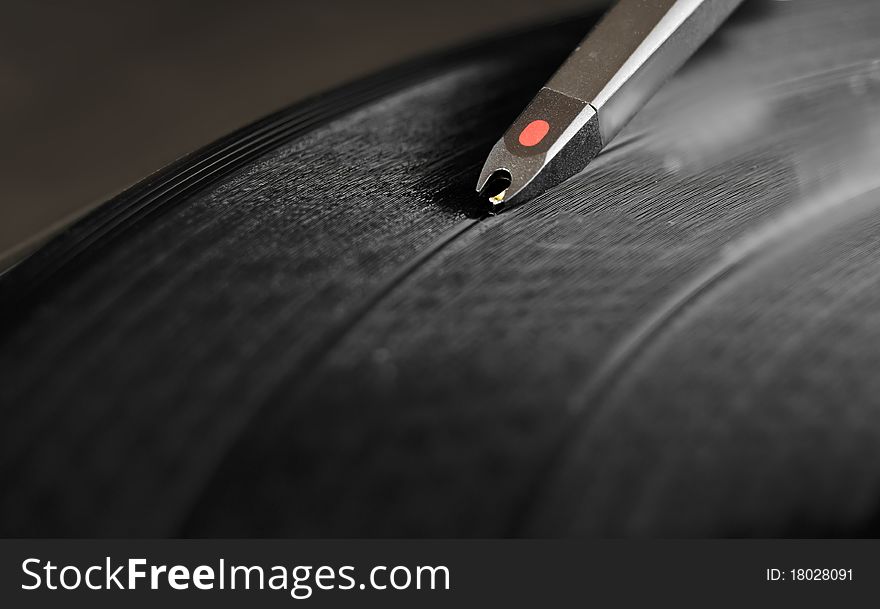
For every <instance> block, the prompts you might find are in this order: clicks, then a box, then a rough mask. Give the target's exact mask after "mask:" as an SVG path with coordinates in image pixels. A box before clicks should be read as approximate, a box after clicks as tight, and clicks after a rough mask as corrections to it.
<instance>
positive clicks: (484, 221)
mask: <svg viewBox="0 0 880 609" xmlns="http://www.w3.org/2000/svg"><path fill="white" fill-rule="evenodd" d="M594 21H595V16H586V17H584V18H580V19H573V20H569V21H567V22H565V23H562V24H557V25H551V26H547V27H544V28H539V29H537V30H530V31H527V32H520V33H517V34H514V35H511V36H507V37H503V38H499V39H496V40H492V41H487V42H486V43H481V44H478V45H474V46H471V47H468V48H465V49H461V50H459V51H456V52H453V53H448V54H444V55H440V56H437V57H433V58H430V59H426V60H424V61H421V62H416V63H414V64H409V65H407V66H404V67H401V68H397V69H393V70H391V71H388V72H385V73H383V74H380V75H378V76H376V77H373V78H370V79H367V80H365V81H362V82H359V83H355V84H353V85H350V86H348V87H344V88H342V89H340V90H338V91H335V92H332V93H329V94H327V95H324V96H320V97H318V98H316V99H313V100H311V101H308V102H306V103H304V104H300V105H298V106H295V107H293V108H291V109H289V110H285V111H282V112H280V113H278V114H277V115H274V116H271V117H269V118H267V119H266V120H264V121H261V122H259V123H257V124H255V125H252V126H250V127H248V128H246V129H244V130H242V131H240V132H238V133H235V134H233V135H232V136H230V137H228V138H226V139H224V140H222V141H220V142H218V143H217V144H215V145H213V146H211V147H209V148H207V149H205V150H203V151H200V152H198V153H196V154H194V155H192V156H191V157H188V158H186V159H183V160H182V161H180V162H178V163H177V164H175V165H174V166H172V167H170V168H168V169H166V170H163V171H162V172H160V173H158V174H156V175H154V176H152V177H150V178H148V179H146V180H145V181H144V182H142V183H141V184H140V185H138V186H136V187H134V188H133V189H131V190H130V191H128V192H126V193H124V194H122V195H120V196H119V197H117V198H115V199H113V200H112V201H110V202H108V203H107V204H105V205H104V206H102V207H101V208H100V209H98V210H97V211H96V212H95V213H93V214H91V215H90V216H88V217H87V218H85V219H84V220H83V221H81V222H80V223H78V224H77V225H75V226H74V227H72V228H71V229H69V230H68V231H67V232H66V233H64V234H63V235H61V236H60V237H58V238H56V239H55V240H54V241H53V242H51V243H50V244H49V245H48V246H46V247H44V248H43V249H42V250H41V251H39V252H38V253H37V254H36V255H34V256H32V257H31V258H30V259H28V260H27V261H25V262H24V263H22V264H20V265H19V266H18V267H16V268H14V269H13V270H12V271H10V272H9V273H7V274H6V275H4V276H3V277H2V278H0V306H2V312H3V316H2V319H0V370H2V383H0V417H2V419H0V420H2V425H0V496H2V498H3V499H2V507H0V532H2V534H3V535H6V536H32V535H36V536H76V537H87V536H218V537H230V536H483V537H487V536H488V537H491V536H508V535H513V536H521V535H528V536H573V535H585V536H638V535H648V536H666V537H669V536H696V537H700V536H740V535H758V536H789V535H791V536H815V535H819V536H822V535H833V536H840V535H843V536H847V535H873V534H876V531H877V529H876V523H877V515H878V507H880V504H878V501H880V375H878V373H877V371H878V370H880V348H878V345H880V239H878V231H880V147H878V144H880V122H878V117H880V35H878V34H877V32H880V3H877V2H876V1H875V0H845V1H841V2H827V1H822V0H809V1H808V0H804V1H799V2H770V1H769V0H768V1H761V0H756V1H754V2H746V3H745V4H744V6H743V8H742V9H741V10H740V11H739V12H738V13H737V14H735V15H734V17H733V18H732V19H731V20H730V21H729V22H728V23H727V24H726V25H725V26H724V27H723V28H722V29H721V31H719V32H718V33H717V34H716V35H715V36H714V37H713V38H712V39H711V40H710V41H709V42H708V43H707V45H706V46H705V47H704V48H703V49H702V51H701V52H699V53H698V54H697V55H696V56H695V57H694V58H693V60H692V61H690V62H689V63H688V64H687V66H686V67H685V69H683V70H682V71H681V72H680V73H679V74H677V75H676V76H675V77H674V78H673V79H672V80H671V81H670V82H669V83H668V84H667V85H666V86H665V87H664V88H663V89H662V90H661V91H660V92H659V93H658V94H657V95H656V96H655V97H654V98H653V99H652V100H651V101H650V102H649V104H648V105H647V106H646V107H645V109H644V110H643V111H642V112H640V113H639V114H638V115H637V117H636V118H635V119H634V120H633V122H632V123H631V124H630V125H629V126H628V127H627V128H626V129H625V130H624V131H623V132H622V133H621V135H619V136H618V138H617V139H616V140H615V141H614V142H613V143H612V144H611V146H609V147H608V148H607V149H606V151H605V152H603V154H602V155H601V156H600V157H598V158H597V159H596V160H595V161H594V162H593V163H592V164H591V165H590V167H588V168H587V169H586V170H585V171H584V172H583V173H581V174H579V175H578V176H576V177H575V178H573V179H571V180H569V181H567V182H566V183H564V184H562V185H561V186H559V187H558V188H555V189H553V190H551V191H549V192H547V193H545V194H544V195H542V196H541V197H539V198H538V199H536V200H533V201H531V202H530V203H528V204H526V205H523V206H521V207H519V208H516V209H513V210H510V211H508V212H504V213H502V214H500V215H498V216H493V217H488V218H486V217H483V216H482V215H481V212H480V210H479V201H477V200H476V198H475V195H474V193H473V188H474V185H475V182H476V177H477V173H478V171H479V168H480V166H481V164H482V161H483V160H484V158H485V155H486V154H487V152H488V150H489V148H490V147H491V145H492V144H493V143H494V141H495V140H496V139H497V138H498V137H499V135H500V134H501V133H502V132H503V131H504V129H505V128H506V126H507V125H508V124H509V123H510V122H511V121H512V120H513V118H515V116H516V115H517V114H518V112H519V111H520V110H521V109H522V108H523V107H524V105H525V104H526V103H527V102H528V100H529V99H530V97H531V96H533V95H534V93H535V92H536V91H537V89H538V88H539V87H540V85H541V84H542V83H543V82H544V81H545V80H546V78H547V77H548V76H549V75H550V74H551V73H552V72H553V70H554V69H555V67H557V66H558V64H559V63H560V62H561V61H562V59H564V57H565V56H566V55H567V54H568V53H569V52H570V51H571V49H572V48H573V46H574V45H575V44H576V43H577V42H578V41H579V40H580V38H582V37H583V35H584V34H585V32H586V31H587V30H588V29H589V27H590V25H591V24H592V23H593V22H594ZM133 145H136V143H133Z"/></svg>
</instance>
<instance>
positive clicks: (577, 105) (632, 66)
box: [477, 0, 742, 212]
mask: <svg viewBox="0 0 880 609" xmlns="http://www.w3.org/2000/svg"><path fill="white" fill-rule="evenodd" d="M741 1H742V0H619V2H618V3H617V4H615V5H614V7H612V8H611V10H609V11H608V13H606V14H605V16H604V17H603V18H602V20H601V21H600V22H599V23H598V24H597V25H596V27H595V28H594V29H593V31H592V32H590V34H589V35H588V36H587V37H586V38H585V39H584V40H583V41H582V42H581V44H580V45H579V46H578V47H577V48H576V49H575V50H574V52H572V54H571V55H569V57H568V59H566V60H565V63H563V64H562V66H561V67H560V68H559V70H557V71H556V73H555V74H554V75H553V77H552V78H551V79H550V80H549V81H548V82H547V84H545V85H544V87H543V88H542V89H541V90H540V91H539V92H538V94H537V95H536V96H535V98H534V99H533V100H532V101H531V102H530V103H529V105H528V106H527V107H526V109H525V110H524V111H523V113H522V114H520V116H519V118H517V119H516V121H515V122H514V123H513V125H511V127H510V128H509V129H508V130H507V132H506V133H505V134H504V136H503V137H502V138H501V139H500V140H498V142H497V143H496V144H495V146H494V147H493V148H492V151H491V152H490V153H489V158H488V159H486V164H485V165H484V166H483V170H482V172H481V173H480V179H479V180H478V181H477V192H479V193H480V194H481V195H482V196H485V197H488V198H489V203H490V205H491V208H492V211H495V212H497V211H500V210H501V209H502V208H504V207H509V206H512V205H516V204H519V203H522V202H524V201H527V200H529V199H531V198H533V197H535V196H537V195H539V194H541V193H542V192H544V191H545V190H547V189H548V188H551V187H552V186H555V185H556V184H559V183H560V182H562V181H564V180H566V179H568V178H569V177H571V176H572V175H574V174H576V173H578V172H579V171H581V170H582V169H583V168H584V167H586V166H587V164H588V163H589V162H590V161H591V160H592V159H593V158H594V157H595V156H596V155H597V154H599V151H600V150H602V148H603V147H604V146H605V145H606V144H608V142H610V141H611V139H612V138H613V137H614V136H615V135H617V133H618V132H619V131H620V130H621V128H623V126H624V125H625V124H626V123H627V122H628V121H629V119H630V118H632V116H633V115H634V114H635V113H636V112H637V111H638V110H639V108H641V107H642V106H643V105H644V104H645V102H646V101H647V100H648V99H649V98H650V97H651V95H653V94H654V92H655V91H656V90H657V89H658V88H659V87H660V86H661V85H662V84H663V82H664V81H665V80H666V79H667V78H669V76H671V75H672V74H673V73H674V72H675V71H676V70H678V68H679V67H681V65H682V64H683V63H684V62H685V61H687V59H688V58H689V57H690V56H691V55H692V54H693V53H694V51H696V50H697V49H698V48H699V47H700V45H701V44H703V42H705V40H706V39H707V38H708V37H709V36H710V35H711V34H712V32H714V31H715V30H716V29H718V27H719V26H720V25H721V23H722V22H723V21H724V20H725V19H726V18H727V17H728V16H729V15H730V13H731V12H733V9H735V8H736V7H737V5H739V4H740V2H741Z"/></svg>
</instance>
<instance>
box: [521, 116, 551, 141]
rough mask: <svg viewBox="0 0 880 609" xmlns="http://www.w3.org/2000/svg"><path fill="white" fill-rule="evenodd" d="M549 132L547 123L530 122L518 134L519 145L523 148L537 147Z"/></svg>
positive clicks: (540, 121) (539, 121)
mask: <svg viewBox="0 0 880 609" xmlns="http://www.w3.org/2000/svg"><path fill="white" fill-rule="evenodd" d="M548 131H550V123H548V122H547V121H542V120H540V119H539V120H536V121H532V122H531V123H529V124H528V125H526V126H525V128H524V129H523V130H522V132H520V134H519V143H520V144H522V145H523V146H537V145H538V144H540V143H541V140H543V139H544V136H545V135H547V132H548Z"/></svg>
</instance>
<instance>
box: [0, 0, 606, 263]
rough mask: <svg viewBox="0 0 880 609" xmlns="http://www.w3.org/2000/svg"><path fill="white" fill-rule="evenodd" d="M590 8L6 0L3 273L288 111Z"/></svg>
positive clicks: (1, 97) (453, 0) (270, 0)
mask: <svg viewBox="0 0 880 609" xmlns="http://www.w3.org/2000/svg"><path fill="white" fill-rule="evenodd" d="M597 3H598V0H540V1H536V0H444V1H442V2H422V1H412V0H371V1H369V2H364V1H362V0H323V1H321V2H306V1H296V0H294V1H287V2H285V1H282V0H262V1H258V2H242V1H239V0H210V1H209V0H193V1H189V2H178V1H173V0H130V1H126V2H117V1H109V0H95V1H92V2H63V1H56V2H51V1H37V2H31V1H17V2H5V3H3V5H2V6H3V8H2V10H0V13H2V16H0V141H2V142H3V145H2V148H0V149H2V153H0V154H2V157H0V264H2V260H3V259H8V258H9V257H10V256H13V257H14V256H15V255H16V251H17V252H19V255H20V252H22V250H27V249H29V248H30V247H31V246H32V245H33V244H34V243H35V242H39V241H41V240H42V239H43V238H45V236H46V235H47V234H50V233H51V232H53V231H54V230H56V229H57V228H58V227H59V226H62V225H64V224H65V223H66V222H68V221H70V220H71V219H73V218H75V217H77V216H78V215H79V214H81V213H83V212H84V211H85V210H87V209H89V208H91V207H93V206H94V205H97V204H99V203H101V202H103V201H104V200H106V199H107V198H108V197H109V196H110V195H112V194H114V193H116V192H119V191H120V190H123V189H125V188H126V187H127V186H129V185H131V184H133V183H134V182H137V181H138V180H140V179H141V178H143V177H144V176H146V175H148V174H150V173H152V172H153V171H155V170H157V169H159V168H160V167H162V166H164V165H166V164H168V163H169V162H171V161H172V160H174V159H176V158H178V157H180V156H181V155H184V154H186V153H188V152H190V151H192V150H194V149H196V148H199V147H201V146H203V145H206V144H208V143H210V142H211V141H213V140H215V139H217V138H218V137H220V136H222V135H224V134H226V133H228V132H230V131H232V130H234V129H236V128H238V127H241V126H243V125H245V124H247V123H248V122H250V121H253V120H255V119H257V118H259V117H261V116H263V115H265V114H267V113H269V112H271V111H273V110H276V109H278V108H279V107H282V106H284V105H286V104H289V103H292V102H295V101H297V100H299V99H302V98H303V97H306V96H308V95H310V94H314V93H316V92H319V91H322V90H326V89H328V88H331V87H333V86H335V85H338V84H340V83H342V82H344V81H347V80H350V79H352V78H356V77H358V76H362V75H365V74H368V73H370V72H372V71H375V70H377V69H381V68H382V67H385V66H388V65H391V64H394V63H397V62H400V61H403V60H405V59H407V58H411V57H413V56H417V55H419V54H423V53H426V52H430V51H431V50H436V49H441V48H443V47H446V46H449V45H452V44H456V43H460V42H464V41H467V40H470V39H474V38H479V37H481V36H483V35H485V34H486V33H488V32H492V31H497V30H504V29H510V28H515V27H518V26H522V25H526V24H530V23H533V22H540V21H546V20H552V19H554V18H558V17H560V16H565V15H567V14H570V13H572V12H575V11H577V10H579V9H582V8H583V7H585V6H590V5H595V4H597Z"/></svg>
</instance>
